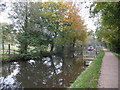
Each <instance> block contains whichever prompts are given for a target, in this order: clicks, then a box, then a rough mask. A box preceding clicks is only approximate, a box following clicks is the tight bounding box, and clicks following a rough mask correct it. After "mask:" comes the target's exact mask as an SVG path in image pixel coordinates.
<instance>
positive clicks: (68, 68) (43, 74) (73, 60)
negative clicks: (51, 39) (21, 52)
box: [0, 54, 84, 88]
mask: <svg viewBox="0 0 120 90" xmlns="http://www.w3.org/2000/svg"><path fill="white" fill-rule="evenodd" d="M76 56H77V55H76V54H75V56H74V57H73V56H72V57H64V56H55V55H54V56H51V57H44V58H42V59H39V60H29V61H27V62H12V63H7V64H3V66H2V67H3V70H2V73H3V75H2V77H0V85H1V88H8V86H9V87H11V88H15V87H20V88H40V87H42V88H47V87H48V88H52V87H56V88H59V87H60V88H63V87H68V86H69V85H70V84H71V83H72V82H74V80H75V79H76V78H77V76H78V75H79V74H80V73H81V72H82V71H83V70H84V68H83V67H84V65H83V60H82V59H81V58H78V57H76Z"/></svg>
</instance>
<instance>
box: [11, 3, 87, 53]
mask: <svg viewBox="0 0 120 90" xmlns="http://www.w3.org/2000/svg"><path fill="white" fill-rule="evenodd" d="M12 4H13V5H12V6H13V7H12V10H11V11H12V13H10V18H11V19H12V20H13V21H14V23H13V26H14V29H13V30H15V31H16V35H17V38H16V39H17V42H18V44H19V45H20V47H19V48H20V51H21V54H28V52H29V53H30V52H33V53H37V54H41V53H42V52H47V51H48V48H49V52H53V51H54V49H55V50H57V49H58V50H60V48H61V50H62V51H63V50H64V48H65V46H67V45H72V46H73V47H74V46H75V43H76V41H77V40H79V41H80V42H84V41H85V39H86V36H87V34H86V33H87V32H86V29H85V25H84V22H83V20H82V19H81V16H80V15H79V14H78V12H79V10H78V9H77V8H76V7H75V6H72V4H71V3H68V2H67V3H63V2H57V3H56V2H44V3H42V2H15V3H12ZM13 13H14V14H13Z"/></svg>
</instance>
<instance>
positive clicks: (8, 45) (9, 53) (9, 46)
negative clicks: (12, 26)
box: [8, 44, 10, 55]
mask: <svg viewBox="0 0 120 90" xmlns="http://www.w3.org/2000/svg"><path fill="white" fill-rule="evenodd" d="M8 54H9V55H10V44H8Z"/></svg>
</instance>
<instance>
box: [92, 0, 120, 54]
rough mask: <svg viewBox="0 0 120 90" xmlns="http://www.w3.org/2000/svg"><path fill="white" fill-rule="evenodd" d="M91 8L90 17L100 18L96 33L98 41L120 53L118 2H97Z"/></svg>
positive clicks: (119, 5)
mask: <svg viewBox="0 0 120 90" xmlns="http://www.w3.org/2000/svg"><path fill="white" fill-rule="evenodd" d="M91 7H92V9H91V15H92V16H94V17H96V16H97V15H99V16H100V17H101V18H100V22H99V28H98V30H97V31H96V34H97V37H98V39H99V40H100V41H103V42H106V43H108V44H109V45H110V48H111V49H112V50H113V51H116V52H118V53H120V22H119V21H120V15H119V13H120V2H114V3H113V2H97V3H94V4H93V5H92V6H91Z"/></svg>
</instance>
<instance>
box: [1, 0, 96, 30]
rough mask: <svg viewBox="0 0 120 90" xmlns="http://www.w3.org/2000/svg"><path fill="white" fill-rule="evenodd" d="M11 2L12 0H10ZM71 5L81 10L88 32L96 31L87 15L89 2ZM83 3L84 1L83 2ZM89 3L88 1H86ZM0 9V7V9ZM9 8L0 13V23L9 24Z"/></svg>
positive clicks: (77, 0) (77, 1)
mask: <svg viewBox="0 0 120 90" xmlns="http://www.w3.org/2000/svg"><path fill="white" fill-rule="evenodd" d="M5 1H6V2H7V3H6V5H7V6H9V2H10V0H9V1H8V0H5ZM12 1H13V0H12ZM72 1H73V4H76V5H77V6H78V7H79V8H80V9H81V10H80V15H81V16H82V19H83V20H84V22H85V24H86V25H87V29H88V30H94V31H95V29H96V26H95V25H94V21H93V19H92V18H89V16H90V13H89V7H90V4H91V3H90V2H86V3H85V2H83V3H82V4H81V2H80V1H79V0H72ZM83 1H84V0H83ZM87 1H89V0H87ZM0 8H1V7H0ZM9 10H10V8H7V9H6V10H5V11H4V12H0V22H7V23H10V22H11V21H10V20H9V19H8V18H7V17H8V15H7V12H9Z"/></svg>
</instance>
